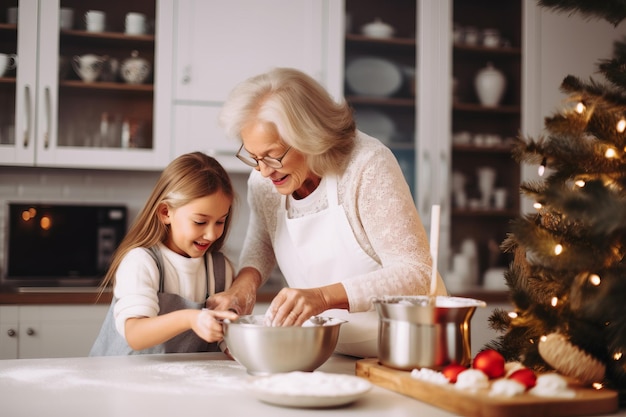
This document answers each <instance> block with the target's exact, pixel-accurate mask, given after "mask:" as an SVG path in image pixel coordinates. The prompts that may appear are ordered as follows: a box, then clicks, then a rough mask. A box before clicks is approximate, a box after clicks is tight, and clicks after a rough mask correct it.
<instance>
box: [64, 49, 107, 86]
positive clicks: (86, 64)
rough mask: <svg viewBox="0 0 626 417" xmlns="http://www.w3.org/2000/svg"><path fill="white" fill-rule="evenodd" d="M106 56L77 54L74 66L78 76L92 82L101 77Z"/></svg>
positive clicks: (73, 59) (74, 58) (73, 60)
mask: <svg viewBox="0 0 626 417" xmlns="http://www.w3.org/2000/svg"><path fill="white" fill-rule="evenodd" d="M105 61H106V57H104V56H99V55H95V54H85V55H75V56H74V57H73V58H72V66H73V67H74V71H75V72H76V74H78V76H79V77H80V78H81V79H82V80H83V81H84V82H86V83H92V82H94V81H96V80H97V79H98V77H100V74H101V73H102V67H103V65H104V62H105Z"/></svg>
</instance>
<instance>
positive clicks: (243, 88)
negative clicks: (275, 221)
mask: <svg viewBox="0 0 626 417" xmlns="http://www.w3.org/2000/svg"><path fill="white" fill-rule="evenodd" d="M251 122H263V123H270V124H273V125H274V126H275V127H276V130H277V131H278V134H279V136H280V138H281V139H282V140H283V141H284V142H285V143H286V144H287V145H289V146H292V147H293V148H294V149H296V150H297V151H299V152H300V153H302V154H303V155H304V156H305V157H306V160H307V164H308V166H309V169H310V170H311V171H312V172H314V173H315V174H317V175H319V176H323V175H324V174H326V173H339V172H341V171H343V169H344V167H345V164H346V162H347V160H348V156H349V155H350V153H351V152H352V149H353V148H354V142H355V135H356V125H355V121H354V117H353V114H352V108H351V107H350V106H349V105H348V104H347V103H346V102H345V101H342V102H339V103H338V102H336V101H335V100H334V99H333V98H332V96H331V95H330V94H329V93H328V92H327V91H326V90H325V89H324V87H322V86H321V85H320V84H319V83H318V82H317V81H316V80H315V79H313V78H312V77H310V76H309V75H307V74H305V73H304V72H302V71H299V70H296V69H293V68H274V69H272V70H271V71H268V72H266V73H264V74H260V75H257V76H254V77H251V78H249V79H247V80H245V81H243V82H242V83H240V84H239V85H237V86H236V87H235V88H234V89H233V90H232V92H231V93H230V96H229V97H228V100H227V101H226V103H224V106H223V108H222V111H221V113H220V118H219V123H220V125H221V126H222V128H224V130H225V131H226V134H227V135H228V136H229V137H231V138H234V139H239V140H241V130H242V129H243V128H244V127H245V126H246V125H248V124H249V123H251Z"/></svg>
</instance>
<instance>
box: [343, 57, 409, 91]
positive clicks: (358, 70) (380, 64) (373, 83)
mask: <svg viewBox="0 0 626 417" xmlns="http://www.w3.org/2000/svg"><path fill="white" fill-rule="evenodd" d="M346 83H347V84H348V87H349V88H350V89H351V90H352V91H354V92H355V93H356V94H362V95H365V96H374V97H388V96H390V95H392V94H394V93H396V92H398V90H399V89H400V87H402V70H401V69H400V67H399V66H398V65H396V64H394V63H393V62H391V61H389V60H387V59H383V58H377V57H361V58H355V59H353V60H352V61H350V63H349V64H348V65H347V67H346Z"/></svg>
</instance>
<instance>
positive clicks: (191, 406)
mask: <svg viewBox="0 0 626 417" xmlns="http://www.w3.org/2000/svg"><path fill="white" fill-rule="evenodd" d="M354 362H355V359H354V358H351V357H346V356H342V355H334V356H332V357H331V358H330V359H329V360H328V361H327V362H326V363H325V364H324V365H322V366H321V367H320V368H318V371H323V372H332V373H339V374H348V375H354V371H355V368H354ZM248 378H251V377H250V376H249V375H248V374H247V373H246V371H245V369H244V368H243V367H242V366H240V365H239V364H238V363H237V362H234V361H232V360H228V359H227V358H226V356H224V355H223V354H221V353H193V354H167V355H140V356H120V357H98V358H64V359H16V360H0V414H1V415H2V416H6V417H22V416H24V417H34V416H54V417H56V416H63V417H74V416H76V417H85V416H89V417H100V416H115V417H125V416H129V417H139V416H150V417H159V416H167V417H173V416H185V417H194V416H199V417H200V416H201V417H208V416H225V417H230V416H242V417H243V416H254V417H265V416H267V417H269V416H271V417H281V416H285V417H294V416H320V415H321V414H326V415H332V416H333V417H335V416H347V415H356V414H358V415H359V417H370V416H371V417H380V416H381V415H384V416H386V417H395V416H398V417H400V416H417V415H421V416H428V417H444V416H451V415H453V414H450V413H448V412H445V411H444V410H441V409H438V408H435V407H432V406H430V405H428V404H425V403H422V402H419V401H417V400H415V399H412V398H410V397H406V396H403V395H400V394H397V393H395V392H392V391H389V390H387V389H384V388H380V387H377V386H374V387H373V389H372V390H371V391H369V392H368V393H367V394H365V396H363V397H362V398H360V399H358V400H357V401H356V402H354V403H352V404H349V405H347V406H343V407H339V408H331V409H297V408H286V407H280V406H274V405H270V404H265V403H263V402H261V401H259V400H257V399H256V398H255V397H254V396H253V395H252V394H251V393H250V392H248V391H246V388H245V383H246V380H247V379H248Z"/></svg>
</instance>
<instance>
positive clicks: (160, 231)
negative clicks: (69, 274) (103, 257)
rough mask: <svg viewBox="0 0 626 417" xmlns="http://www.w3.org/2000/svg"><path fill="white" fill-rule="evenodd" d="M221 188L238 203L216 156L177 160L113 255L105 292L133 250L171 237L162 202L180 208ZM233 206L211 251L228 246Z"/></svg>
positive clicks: (191, 155) (197, 155)
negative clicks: (162, 210) (121, 263)
mask: <svg viewBox="0 0 626 417" xmlns="http://www.w3.org/2000/svg"><path fill="white" fill-rule="evenodd" d="M220 191H221V192H222V193H224V195H226V196H227V197H230V199H231V201H233V203H234V200H235V193H234V190H233V186H232V183H231V181H230V177H229V176H228V174H227V173H226V171H225V170H224V168H223V167H222V165H220V163H219V162H217V161H216V160H215V159H214V158H212V157H210V156H208V155H205V154H204V153H202V152H192V153H187V154H183V155H181V156H179V157H178V158H176V159H174V160H173V161H172V162H171V163H170V164H169V165H168V166H167V167H166V168H165V169H164V170H163V172H162V173H161V176H160V177H159V180H158V181H157V183H156V185H155V186H154V189H153V190H152V194H151V195H150V197H149V198H148V201H147V202H146V204H145V205H144V207H143V209H142V210H141V212H140V213H139V215H138V216H137V218H136V219H135V221H134V222H133V224H132V226H131V227H130V229H129V230H128V233H127V234H126V236H125V237H124V239H123V240H122V242H121V243H120V245H119V246H118V248H117V250H116V251H115V253H114V254H113V258H112V260H111V265H110V266H109V270H108V271H107V273H106V275H105V277H104V279H103V280H102V284H101V291H104V289H105V288H106V287H109V286H113V285H114V284H115V274H116V272H117V269H118V267H119V265H120V262H121V261H122V259H123V258H124V256H126V254H127V253H128V252H129V251H130V250H131V249H134V248H138V247H143V248H149V247H152V246H154V245H156V244H158V243H160V242H164V241H165V240H166V239H167V237H168V234H169V227H168V226H166V225H165V224H164V223H163V222H162V221H161V220H160V219H159V215H158V209H159V206H160V205H161V204H163V203H165V204H167V205H168V206H169V207H170V208H172V209H176V208H178V207H181V206H184V205H185V204H188V203H189V202H191V201H192V200H195V199H197V198H201V197H205V196H207V195H212V194H214V193H216V192H220ZM232 207H233V205H232V204H231V209H230V213H229V215H228V216H227V217H226V222H225V224H224V233H223V234H222V236H220V238H219V239H217V240H216V241H215V242H213V244H212V245H211V247H210V248H209V251H211V252H216V251H219V250H220V249H221V248H222V246H223V245H224V241H225V240H226V236H227V234H228V230H229V227H230V223H231V219H232V214H233V213H232V211H233V209H232Z"/></svg>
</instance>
